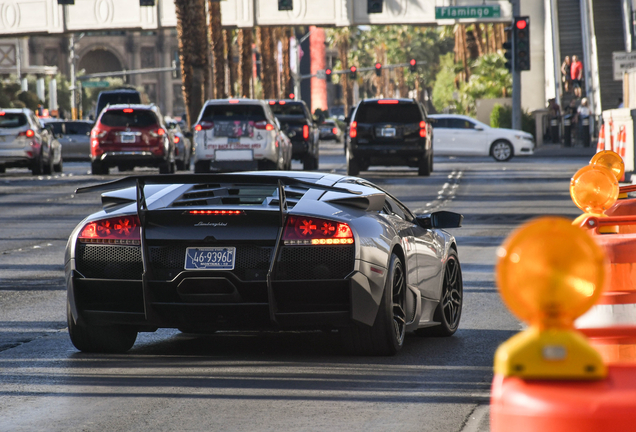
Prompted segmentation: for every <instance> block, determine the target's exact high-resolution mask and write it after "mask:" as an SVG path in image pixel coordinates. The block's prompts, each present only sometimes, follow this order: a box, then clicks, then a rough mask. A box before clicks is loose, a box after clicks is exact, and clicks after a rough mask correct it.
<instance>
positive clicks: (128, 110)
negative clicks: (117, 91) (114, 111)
mask: <svg viewBox="0 0 636 432" xmlns="http://www.w3.org/2000/svg"><path fill="white" fill-rule="evenodd" d="M124 112H125V113H126V114H130V113H131V112H133V109H132V108H124Z"/></svg>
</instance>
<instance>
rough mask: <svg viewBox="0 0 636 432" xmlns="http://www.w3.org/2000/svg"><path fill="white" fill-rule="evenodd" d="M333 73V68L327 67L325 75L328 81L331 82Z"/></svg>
mask: <svg viewBox="0 0 636 432" xmlns="http://www.w3.org/2000/svg"><path fill="white" fill-rule="evenodd" d="M332 73H333V71H332V70H331V69H325V77H326V79H327V82H331V75H332Z"/></svg>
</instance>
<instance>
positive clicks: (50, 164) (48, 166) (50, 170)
mask: <svg viewBox="0 0 636 432" xmlns="http://www.w3.org/2000/svg"><path fill="white" fill-rule="evenodd" d="M54 170H55V167H54V166H53V149H51V148H49V158H48V159H47V162H46V164H44V171H43V172H44V174H53V171H54Z"/></svg>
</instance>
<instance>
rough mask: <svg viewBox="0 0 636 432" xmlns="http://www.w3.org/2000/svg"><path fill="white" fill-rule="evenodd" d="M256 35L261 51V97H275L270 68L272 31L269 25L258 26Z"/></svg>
mask: <svg viewBox="0 0 636 432" xmlns="http://www.w3.org/2000/svg"><path fill="white" fill-rule="evenodd" d="M256 35H257V36H256V37H257V39H258V45H259V47H260V52H261V83H262V85H263V99H275V98H276V96H275V94H274V93H275V86H274V80H273V74H274V72H275V70H273V68H272V61H271V58H272V57H273V53H272V31H271V29H270V28H269V27H258V29H257V30H256Z"/></svg>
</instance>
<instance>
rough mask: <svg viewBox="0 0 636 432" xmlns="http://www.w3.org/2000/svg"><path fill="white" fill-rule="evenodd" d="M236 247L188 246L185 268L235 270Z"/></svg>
mask: <svg viewBox="0 0 636 432" xmlns="http://www.w3.org/2000/svg"><path fill="white" fill-rule="evenodd" d="M235 258H236V248H235V247H203V248H187V249H186V256H185V266H184V268H185V270H234V261H235Z"/></svg>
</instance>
